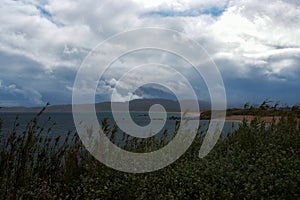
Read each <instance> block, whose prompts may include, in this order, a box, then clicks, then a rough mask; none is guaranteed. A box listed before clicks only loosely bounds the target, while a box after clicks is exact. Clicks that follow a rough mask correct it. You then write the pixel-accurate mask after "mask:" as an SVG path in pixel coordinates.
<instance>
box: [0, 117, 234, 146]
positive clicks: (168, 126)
mask: <svg viewBox="0 0 300 200" xmlns="http://www.w3.org/2000/svg"><path fill="white" fill-rule="evenodd" d="M16 116H18V120H17V123H19V124H20V125H19V126H18V128H17V130H16V131H17V132H18V133H22V132H23V131H24V130H25V127H26V124H27V123H28V122H29V121H30V120H31V119H33V118H34V117H35V116H36V114H33V113H0V119H1V120H2V123H3V124H2V131H1V133H0V136H1V137H2V138H5V137H6V136H7V135H8V134H9V132H10V131H12V129H13V127H14V123H16ZM97 117H98V120H99V122H100V121H101V120H103V119H104V118H107V119H108V122H109V125H110V127H112V126H113V125H114V124H115V121H114V119H113V116H112V113H111V112H102V113H97ZM131 117H132V120H133V121H134V122H135V123H136V124H137V125H140V126H146V125H148V124H149V123H150V118H149V116H148V113H146V112H131ZM49 118H51V120H50V121H49V122H48V123H46V122H47V121H48V119H49ZM179 118H180V113H168V114H167V120H166V122H165V125H164V127H163V129H162V130H161V131H160V132H159V133H157V134H156V137H160V135H162V133H163V132H164V130H168V133H170V134H169V135H170V138H171V137H172V134H174V132H175V127H176V119H179ZM126 120H127V119H124V122H123V123H126ZM53 122H55V123H56V124H55V125H53ZM239 123H240V122H230V121H228V122H225V125H224V128H223V131H222V135H221V138H222V139H224V138H226V137H227V134H228V133H230V132H233V131H234V130H236V129H237V128H238V125H239ZM39 125H40V126H42V127H44V130H45V131H44V132H45V134H46V132H47V129H48V128H50V127H51V132H50V135H49V136H50V137H52V136H53V138H54V137H58V136H61V137H62V138H64V137H65V136H66V135H67V133H68V131H71V132H72V134H76V129H75V125H74V121H73V116H72V113H43V114H42V115H41V116H39ZM208 125H209V121H207V120H201V121H200V127H201V128H200V131H201V132H205V131H206V130H207V128H208ZM122 134H123V131H122V130H119V131H118V134H117V138H116V140H121V135H122Z"/></svg>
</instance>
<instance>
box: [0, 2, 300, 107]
mask: <svg viewBox="0 0 300 200" xmlns="http://www.w3.org/2000/svg"><path fill="white" fill-rule="evenodd" d="M0 13H1V14H0V16H1V17H0V106H41V105H45V104H46V103H47V102H50V103H51V104H52V105H53V104H70V103H71V102H72V90H73V85H74V81H75V78H76V74H77V72H78V70H79V69H80V66H81V64H82V63H83V61H84V59H85V58H86V56H88V54H89V52H90V51H91V50H93V49H94V48H95V47H96V46H97V45H98V44H100V43H101V42H103V41H106V40H107V39H108V38H110V37H112V36H114V35H116V34H119V33H122V32H124V31H129V30H134V29H138V28H144V27H158V28H164V29H171V30H175V31H178V32H180V33H182V34H184V35H185V36H186V37H188V38H190V39H191V40H193V41H196V42H197V43H199V44H200V45H201V46H202V47H203V48H204V49H205V50H206V51H207V53H208V55H209V56H210V57H211V59H212V60H213V62H214V63H215V64H216V66H217V67H218V69H219V70H220V73H221V75H222V78H223V81H224V86H225V90H226V96H227V102H228V104H230V105H242V104H243V103H244V102H250V103H251V104H259V103H261V102H262V101H263V100H265V99H270V100H273V101H280V102H281V103H282V104H285V103H287V104H296V103H300V92H299V91H300V1H299V0H281V1H280V0H277V1H276V0H275V1H272V3H270V1H268V0H210V1H208V0H205V1H204V0H122V1H117V0H99V1H93V0H64V1H61V0H40V1H38V0H14V1H13V0H1V2H0ZM137 37H142V36H137ZM134 39H135V38H134V37H130V38H128V40H127V41H126V42H127V44H131V43H133V42H134ZM168 39H169V38H168V36H164V35H160V36H159V37H158V38H157V41H161V42H163V41H166V40H168ZM111 48H112V49H113V51H116V50H117V49H118V48H122V46H120V45H119V46H118V44H113V45H112V46H111ZM154 61H155V62H158V61H159V62H161V63H163V64H169V65H171V66H175V67H174V68H176V69H178V70H179V71H180V73H181V74H183V75H184V76H185V77H186V79H187V80H188V81H189V82H190V84H191V85H192V87H193V88H194V90H195V91H196V93H197V96H198V98H199V99H200V100H205V101H207V100H209V95H208V92H207V91H206V90H207V89H206V86H205V83H204V82H203V80H202V79H201V77H197V76H194V73H193V70H192V69H191V68H190V67H186V65H187V64H186V63H184V62H183V61H180V60H179V59H178V58H176V57H174V55H169V54H167V53H162V52H157V51H154V50H153V51H151V50H144V51H140V52H135V53H132V54H131V55H128V56H127V57H126V56H124V57H122V58H119V59H118V60H117V61H116V62H115V63H113V64H112V66H111V67H110V69H109V70H108V71H107V72H106V74H105V75H104V76H103V77H101V79H100V81H99V84H98V88H97V91H96V101H109V100H111V98H110V97H111V94H112V91H113V90H114V88H115V87H116V83H117V82H118V78H120V77H121V76H122V74H124V73H125V72H128V71H130V70H131V69H132V67H134V66H136V65H137V64H143V63H151V62H154ZM95 70H97V68H95ZM153 76H161V77H166V78H165V81H166V82H170V81H171V82H172V81H173V82H174V83H173V84H176V87H177V90H178V91H181V92H182V94H181V95H183V96H184V91H185V89H184V87H185V86H184V84H181V82H180V81H177V82H176V80H174V79H172V76H171V72H170V71H168V70H164V69H161V70H157V71H156V73H155V72H153V71H151V70H149V69H148V71H147V73H145V74H144V75H143V77H142V79H143V80H150V79H151V77H153ZM131 78H132V79H131V80H135V83H132V84H137V83H139V80H140V79H141V77H139V76H138V75H136V77H131ZM162 81H163V80H162ZM141 82H142V81H141ZM171 84H172V83H171ZM122 89H123V90H124V91H123V92H120V93H119V94H118V95H117V99H116V100H117V101H126V100H128V99H133V98H153V97H161V98H173V96H174V95H173V94H171V92H170V91H169V90H168V89H166V88H163V87H158V86H157V85H155V84H149V85H145V86H143V87H140V88H139V89H138V90H137V91H135V92H126V85H123V86H122ZM127 89H128V88H127ZM83 95H84V94H83Z"/></svg>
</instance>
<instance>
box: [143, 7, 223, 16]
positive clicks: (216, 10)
mask: <svg viewBox="0 0 300 200" xmlns="http://www.w3.org/2000/svg"><path fill="white" fill-rule="evenodd" d="M225 10H226V7H222V8H220V7H211V8H209V9H190V10H186V11H181V12H178V11H169V10H161V11H151V12H148V13H146V14H145V15H144V16H153V15H154V16H155V15H157V16H162V17H196V16H199V15H211V16H213V17H219V16H221V15H222V14H223V13H224V12H225Z"/></svg>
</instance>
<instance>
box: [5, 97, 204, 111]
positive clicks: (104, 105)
mask: <svg viewBox="0 0 300 200" xmlns="http://www.w3.org/2000/svg"><path fill="white" fill-rule="evenodd" d="M182 102H183V103H184V104H185V105H189V100H184V101H182ZM127 103H128V102H127ZM112 104H114V106H115V107H116V108H120V111H122V108H123V106H124V105H125V103H124V102H113V103H112ZM154 104H159V105H161V106H163V107H164V108H165V110H166V111H167V112H179V111H180V106H179V102H178V101H173V100H168V99H135V100H131V101H130V102H129V110H130V111H148V110H149V109H150V107H151V106H152V105H154ZM198 104H199V107H200V109H201V110H202V111H203V110H209V109H210V104H209V103H208V102H205V101H198ZM82 106H83V107H84V106H86V105H82ZM42 108H43V107H2V108H0V113H37V112H39V111H40V110H41V109H42ZM95 108H96V111H97V112H109V111H111V102H101V103H96V104H95ZM191 111H192V110H191ZM45 112H47V113H71V112H72V104H67V105H52V106H51V105H50V106H48V107H47V109H46V110H45Z"/></svg>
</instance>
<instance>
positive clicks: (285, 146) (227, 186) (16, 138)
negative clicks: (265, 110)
mask: <svg viewBox="0 0 300 200" xmlns="http://www.w3.org/2000/svg"><path fill="white" fill-rule="evenodd" d="M41 114H42V113H39V114H38V115H37V116H36V117H34V119H32V120H31V121H30V122H28V124H27V126H26V128H25V129H24V130H23V132H22V134H18V133H17V131H16V129H17V127H18V126H19V124H18V118H16V121H15V124H14V127H13V129H12V130H11V131H9V132H5V133H4V132H1V129H0V133H1V134H2V135H3V136H7V137H1V138H2V139H1V141H0V142H1V146H2V145H3V148H1V152H0V153H1V157H0V196H1V198H2V199H97V198H98V199H299V198H300V189H299V185H300V167H299V166H300V156H299V154H300V131H299V124H297V120H296V118H295V116H294V115H293V114H291V113H290V114H289V113H287V114H286V115H285V116H282V118H281V120H280V122H279V123H278V124H275V122H273V123H271V124H266V123H264V122H263V121H262V120H260V118H259V117H258V118H256V119H254V120H253V121H252V122H251V123H247V122H246V121H244V122H243V123H242V124H241V126H240V128H239V129H238V130H237V131H235V132H234V133H232V134H230V135H229V137H228V138H227V139H226V140H224V141H219V142H218V143H217V145H216V146H215V147H214V149H213V150H212V151H211V152H210V153H209V155H208V156H206V157H205V158H203V159H199V158H198V151H199V149H200V146H201V143H202V140H201V138H200V137H199V138H197V139H195V141H194V143H193V144H192V146H191V147H190V148H189V149H188V151H187V152H186V153H185V154H184V155H183V156H182V157H181V158H179V159H178V160H177V161H176V162H174V163H173V164H171V165H169V166H168V167H166V168H164V169H161V170H158V171H156V172H151V173H145V174H128V173H123V172H119V171H116V170H113V169H110V168H108V167H106V166H105V165H103V164H101V163H100V162H98V161H97V160H95V159H94V158H93V157H92V156H90V154H89V153H88V152H87V151H86V150H85V149H84V147H83V146H82V145H81V143H80V140H79V139H78V137H77V135H76V134H75V133H72V132H69V133H67V136H66V137H65V138H64V139H62V138H60V137H57V138H55V137H53V136H52V135H51V128H50V129H48V130H44V128H43V127H45V124H40V123H39V116H40V115H41ZM47 123H52V122H51V120H50V119H49V120H48V122H47ZM102 125H103V127H104V128H105V130H106V134H108V135H110V137H111V138H110V139H111V140H114V134H115V133H116V131H117V127H116V126H109V124H108V122H107V121H105V120H103V121H102ZM0 127H1V120H0ZM165 134H168V132H165ZM45 136H46V137H45ZM124 140H125V141H126V142H127V143H126V145H125V146H124V147H123V148H124V149H127V150H135V151H145V150H149V149H148V148H149V146H147V144H149V143H147V142H145V141H144V140H134V139H132V138H128V137H124ZM151 140H152V143H151V144H152V145H153V144H155V145H156V148H159V147H161V146H163V145H165V144H166V141H159V140H158V139H157V138H152V139H151ZM70 141H71V142H70ZM61 143H62V144H63V145H59V144H61ZM70 144H71V145H70Z"/></svg>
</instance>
